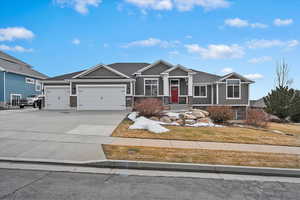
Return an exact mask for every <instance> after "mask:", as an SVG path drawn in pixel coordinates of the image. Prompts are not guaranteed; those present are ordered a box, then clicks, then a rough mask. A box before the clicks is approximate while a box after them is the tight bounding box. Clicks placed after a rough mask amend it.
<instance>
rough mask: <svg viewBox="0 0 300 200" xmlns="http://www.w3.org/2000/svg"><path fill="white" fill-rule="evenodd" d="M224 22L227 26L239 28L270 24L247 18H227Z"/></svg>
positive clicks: (261, 26) (262, 26)
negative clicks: (253, 21)
mask: <svg viewBox="0 0 300 200" xmlns="http://www.w3.org/2000/svg"><path fill="white" fill-rule="evenodd" d="M224 23H225V25H227V26H231V27H237V28H242V27H251V28H267V27H268V25H266V24H262V23H258V22H256V23H249V22H248V21H247V20H244V19H240V18H232V19H226V20H225V22H224Z"/></svg>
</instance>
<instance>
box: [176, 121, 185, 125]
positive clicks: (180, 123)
mask: <svg viewBox="0 0 300 200" xmlns="http://www.w3.org/2000/svg"><path fill="white" fill-rule="evenodd" d="M176 122H177V123H178V124H179V125H181V126H182V125H184V121H183V120H182V119H178V120H176Z"/></svg>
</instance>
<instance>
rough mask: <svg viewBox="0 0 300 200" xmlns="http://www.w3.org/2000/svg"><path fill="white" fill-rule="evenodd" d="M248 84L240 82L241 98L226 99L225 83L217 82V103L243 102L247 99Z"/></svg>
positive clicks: (246, 102) (246, 103)
mask: <svg viewBox="0 0 300 200" xmlns="http://www.w3.org/2000/svg"><path fill="white" fill-rule="evenodd" d="M248 88H249V84H246V83H244V84H241V99H226V84H219V104H225V105H229V104H245V105H248V103H249V102H248V101H249V92H248Z"/></svg>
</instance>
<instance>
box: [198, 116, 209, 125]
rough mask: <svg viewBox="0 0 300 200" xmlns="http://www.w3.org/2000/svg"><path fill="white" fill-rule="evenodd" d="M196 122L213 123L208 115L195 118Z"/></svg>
mask: <svg viewBox="0 0 300 200" xmlns="http://www.w3.org/2000/svg"><path fill="white" fill-rule="evenodd" d="M197 122H198V123H208V124H210V123H213V122H212V120H211V119H210V118H209V117H204V118H200V119H198V120H197Z"/></svg>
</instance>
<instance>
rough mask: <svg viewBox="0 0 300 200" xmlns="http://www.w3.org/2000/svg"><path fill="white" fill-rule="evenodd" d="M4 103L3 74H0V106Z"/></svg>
mask: <svg viewBox="0 0 300 200" xmlns="http://www.w3.org/2000/svg"><path fill="white" fill-rule="evenodd" d="M1 102H4V72H0V105H1Z"/></svg>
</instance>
